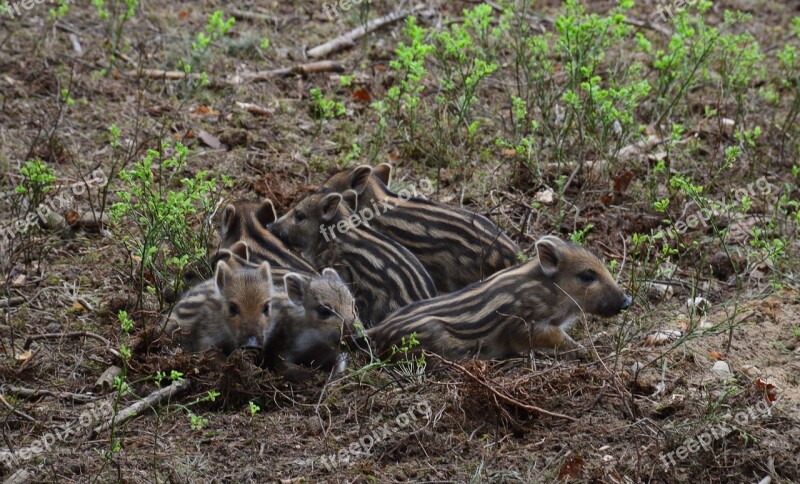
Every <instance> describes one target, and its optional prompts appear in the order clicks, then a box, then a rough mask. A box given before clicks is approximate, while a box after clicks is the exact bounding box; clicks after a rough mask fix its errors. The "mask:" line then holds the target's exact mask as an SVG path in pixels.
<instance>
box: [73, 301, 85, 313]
mask: <svg viewBox="0 0 800 484" xmlns="http://www.w3.org/2000/svg"><path fill="white" fill-rule="evenodd" d="M72 311H73V312H76V313H85V312H86V306H84V305H83V304H81V302H80V301H75V302H73V303H72Z"/></svg>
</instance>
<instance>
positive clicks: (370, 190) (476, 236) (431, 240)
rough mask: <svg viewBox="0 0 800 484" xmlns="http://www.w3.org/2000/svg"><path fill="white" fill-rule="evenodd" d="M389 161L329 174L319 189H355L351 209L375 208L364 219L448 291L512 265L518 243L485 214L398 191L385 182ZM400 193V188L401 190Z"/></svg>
mask: <svg viewBox="0 0 800 484" xmlns="http://www.w3.org/2000/svg"><path fill="white" fill-rule="evenodd" d="M390 170H391V167H390V166H389V165H388V164H385V163H384V164H382V165H379V166H378V167H376V168H374V169H373V168H372V167H370V166H368V165H362V166H359V167H357V168H354V169H353V170H350V171H345V172H341V173H338V174H336V175H333V176H332V177H331V178H329V179H328V180H327V181H326V182H325V183H324V184H323V186H322V188H321V189H320V193H332V192H336V193H341V192H344V191H345V190H348V189H351V190H354V191H355V192H356V193H357V194H358V206H357V208H356V211H357V212H358V213H362V211H363V210H372V211H373V212H374V211H376V209H377V211H378V212H379V215H377V216H375V217H374V218H373V219H372V220H371V221H369V224H370V225H371V226H372V227H374V228H375V229H376V230H378V231H380V232H381V233H383V234H385V235H387V236H389V237H390V238H391V239H393V240H394V241H395V242H398V243H400V244H401V245H403V246H405V247H406V248H407V249H408V250H410V251H411V252H412V253H413V254H414V255H415V256H416V257H417V258H418V259H419V261H420V262H421V263H422V265H423V266H424V267H425V269H427V271H428V273H429V274H431V276H432V277H433V280H434V283H435V284H436V288H437V289H438V290H439V292H452V291H457V290H459V289H462V288H463V287H465V286H467V285H469V284H471V283H473V282H476V281H479V280H481V279H483V278H485V277H488V276H490V275H492V274H494V273H495V272H497V271H500V270H503V269H506V268H508V267H511V266H513V265H515V264H516V263H517V262H518V261H517V254H518V253H520V252H521V251H520V248H519V247H518V246H517V245H516V244H515V243H514V242H513V241H512V240H511V239H509V238H508V237H507V236H506V235H505V234H503V233H502V232H501V231H500V229H498V228H497V226H495V225H494V224H493V223H492V222H491V221H489V219H487V218H486V217H484V216H482V215H478V214H476V213H473V212H470V211H468V210H464V209H460V208H454V207H449V206H447V205H443V204H440V203H436V202H433V201H430V200H427V199H424V198H420V197H405V196H404V197H402V198H401V197H399V196H398V195H397V194H395V193H393V192H391V191H390V190H389V189H388V188H387V186H386V182H387V181H388V180H389V173H390ZM401 193H402V192H401Z"/></svg>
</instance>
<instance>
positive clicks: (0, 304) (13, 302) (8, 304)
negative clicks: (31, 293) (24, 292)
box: [0, 297, 25, 308]
mask: <svg viewBox="0 0 800 484" xmlns="http://www.w3.org/2000/svg"><path fill="white" fill-rule="evenodd" d="M24 302H25V298H24V297H12V298H8V299H0V308H13V307H14V306H19V305H20V304H22V303H24Z"/></svg>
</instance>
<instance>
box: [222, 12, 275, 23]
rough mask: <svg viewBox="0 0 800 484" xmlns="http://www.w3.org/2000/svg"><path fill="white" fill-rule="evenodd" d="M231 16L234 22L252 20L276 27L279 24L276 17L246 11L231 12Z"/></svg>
mask: <svg viewBox="0 0 800 484" xmlns="http://www.w3.org/2000/svg"><path fill="white" fill-rule="evenodd" d="M231 15H233V18H235V19H236V20H253V21H256V22H269V23H271V24H273V25H278V24H279V23H280V19H278V18H277V17H273V16H271V15H265V14H263V13H256V12H248V11H246V10H231Z"/></svg>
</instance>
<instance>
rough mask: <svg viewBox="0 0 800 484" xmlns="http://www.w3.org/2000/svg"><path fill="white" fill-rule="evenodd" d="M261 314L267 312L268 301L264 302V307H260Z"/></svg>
mask: <svg viewBox="0 0 800 484" xmlns="http://www.w3.org/2000/svg"><path fill="white" fill-rule="evenodd" d="M261 312H262V313H263V314H269V303H266V304H264V307H263V308H262V309H261Z"/></svg>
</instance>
